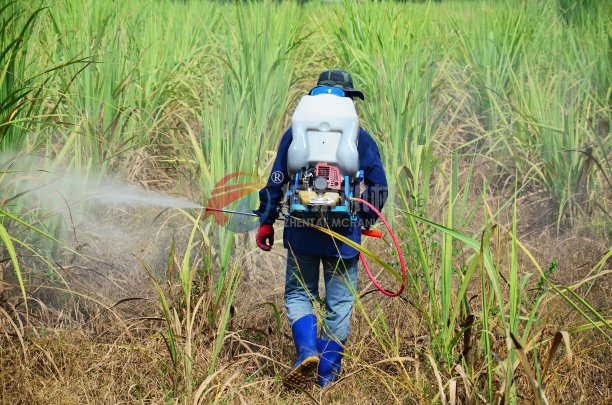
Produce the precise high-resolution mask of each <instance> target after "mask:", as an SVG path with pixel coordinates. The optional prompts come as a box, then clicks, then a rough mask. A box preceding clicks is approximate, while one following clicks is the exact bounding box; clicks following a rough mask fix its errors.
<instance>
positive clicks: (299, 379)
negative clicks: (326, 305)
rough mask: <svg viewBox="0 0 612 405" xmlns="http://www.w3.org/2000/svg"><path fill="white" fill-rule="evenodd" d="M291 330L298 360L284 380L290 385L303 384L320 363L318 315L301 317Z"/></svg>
mask: <svg viewBox="0 0 612 405" xmlns="http://www.w3.org/2000/svg"><path fill="white" fill-rule="evenodd" d="M291 331H292V332H293V341H294V342H295V350H296V351H297V360H296V362H295V364H294V365H293V368H292V369H291V371H289V373H287V375H286V376H285V378H283V382H285V383H286V384H288V385H298V386H302V385H304V383H305V382H306V380H307V379H308V377H310V376H312V375H313V374H314V372H315V370H316V369H317V366H318V365H319V356H318V354H317V317H316V316H315V315H312V314H311V315H306V316H303V317H301V318H300V319H298V320H297V321H295V322H294V323H293V326H292V327H291Z"/></svg>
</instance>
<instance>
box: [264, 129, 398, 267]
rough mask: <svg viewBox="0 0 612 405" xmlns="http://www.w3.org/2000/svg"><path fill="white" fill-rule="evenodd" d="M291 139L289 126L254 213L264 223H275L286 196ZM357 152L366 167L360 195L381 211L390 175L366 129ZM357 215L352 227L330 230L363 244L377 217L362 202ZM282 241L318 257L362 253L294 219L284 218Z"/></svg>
mask: <svg viewBox="0 0 612 405" xmlns="http://www.w3.org/2000/svg"><path fill="white" fill-rule="evenodd" d="M292 139H293V136H292V132H291V128H289V129H288V130H287V132H285V134H284V135H283V138H282V139H281V142H280V145H279V147H278V153H277V155H276V160H275V161H274V165H273V166H272V170H271V172H270V176H269V178H268V183H267V184H266V186H265V187H264V188H262V189H261V191H260V192H259V202H260V205H259V209H257V210H256V211H254V212H255V213H256V214H257V215H259V222H260V223H261V224H273V223H274V221H276V219H277V218H278V216H279V207H280V205H281V202H282V200H283V199H284V197H285V192H286V190H287V188H286V185H287V182H288V181H289V179H290V178H289V173H288V172H287V151H288V150H289V145H291V141H292ZM357 151H358V153H359V169H360V170H363V177H364V179H363V181H364V184H365V191H364V192H363V194H362V195H361V198H362V199H363V200H365V201H368V202H369V203H370V204H372V205H374V206H375V207H376V208H377V209H378V210H381V209H382V207H383V205H384V203H385V200H386V198H387V177H386V176H385V169H384V168H383V165H382V161H381V160H380V153H379V151H378V145H377V144H376V141H374V139H373V138H372V136H371V135H370V134H369V133H368V132H367V131H365V130H364V129H360V130H359V140H358V143H357ZM356 194H357V193H355V195H356ZM358 218H359V223H351V225H350V226H346V227H342V228H331V229H332V230H333V231H335V232H338V233H339V234H341V235H344V236H346V237H347V238H349V239H350V240H352V241H354V242H356V243H358V244H361V227H362V226H363V227H366V228H369V227H370V225H372V224H374V222H376V220H377V219H378V217H377V215H376V214H375V213H374V212H373V211H372V210H369V209H368V208H367V207H361V204H360V207H359V212H358ZM283 244H284V246H285V248H287V249H290V250H292V251H293V252H295V253H303V254H311V255H318V256H334V257H342V258H350V257H354V256H355V255H357V254H358V253H359V252H358V251H357V250H355V249H354V248H352V247H351V246H349V245H347V244H346V243H344V242H342V241H340V240H337V239H334V238H332V237H331V236H329V235H327V234H324V233H323V232H321V231H319V230H317V229H315V228H312V227H308V226H306V225H304V224H302V223H299V222H298V221H295V220H291V219H287V220H286V221H285V229H284V232H283Z"/></svg>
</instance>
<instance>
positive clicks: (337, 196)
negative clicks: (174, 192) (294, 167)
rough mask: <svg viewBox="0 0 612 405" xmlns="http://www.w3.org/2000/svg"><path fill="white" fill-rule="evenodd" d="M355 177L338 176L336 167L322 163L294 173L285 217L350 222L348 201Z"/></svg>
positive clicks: (350, 214) (351, 194) (350, 215)
mask: <svg viewBox="0 0 612 405" xmlns="http://www.w3.org/2000/svg"><path fill="white" fill-rule="evenodd" d="M359 174H361V172H359V173H358V175H359ZM359 177H360V176H358V177H357V178H356V179H351V178H349V177H348V176H342V175H341V173H340V169H339V168H338V167H336V166H334V165H330V164H328V163H324V162H319V163H316V164H315V165H314V166H312V165H311V166H309V167H308V168H304V169H303V170H300V171H299V172H296V173H295V174H294V177H293V179H292V180H293V182H292V183H293V184H292V186H291V187H290V188H289V191H288V192H287V200H288V201H287V202H288V204H287V206H288V207H289V212H288V214H290V215H291V216H294V217H298V218H302V219H311V220H320V219H323V218H324V219H325V220H330V219H339V220H352V219H353V220H354V218H353V217H354V216H353V214H352V212H351V204H350V203H349V198H350V197H352V196H353V192H352V190H353V188H354V187H355V185H356V184H357V183H356V181H359V180H360V179H359Z"/></svg>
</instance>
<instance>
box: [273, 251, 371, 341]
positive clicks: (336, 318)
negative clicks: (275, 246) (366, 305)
mask: <svg viewBox="0 0 612 405" xmlns="http://www.w3.org/2000/svg"><path fill="white" fill-rule="evenodd" d="M358 260H359V256H355V257H352V258H348V259H340V258H338V257H324V256H323V257H322V256H315V255H307V254H300V253H294V252H292V251H291V250H287V273H286V276H285V308H287V317H288V318H289V322H291V324H292V325H293V323H294V322H295V321H297V320H298V319H300V318H302V317H303V316H306V315H310V314H314V313H315V312H314V309H313V303H314V302H315V300H316V299H317V297H318V289H319V266H320V264H321V262H323V278H324V280H325V312H326V313H325V316H324V317H323V322H322V327H321V338H323V339H334V340H337V341H340V342H344V341H345V340H346V338H347V337H348V335H349V332H350V318H351V311H352V309H353V302H354V301H355V295H354V294H356V293H357V292H356V290H357V262H358Z"/></svg>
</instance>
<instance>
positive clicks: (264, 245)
mask: <svg viewBox="0 0 612 405" xmlns="http://www.w3.org/2000/svg"><path fill="white" fill-rule="evenodd" d="M321 93H328V94H335V95H337V96H339V97H349V98H351V99H353V98H354V97H357V98H360V99H362V100H363V99H364V96H363V93H362V92H361V91H359V90H356V89H354V88H353V80H352V77H351V75H350V74H349V73H348V72H346V71H341V70H328V71H324V72H323V73H321V75H320V76H319V80H318V82H317V86H316V87H315V88H313V89H312V90H311V91H310V93H309V94H310V95H317V94H321ZM355 131H357V129H355ZM292 140H293V133H292V128H289V129H288V130H287V131H286V132H285V134H284V135H283V137H282V139H281V141H280V145H279V148H278V152H277V155H276V159H275V161H274V164H273V166H272V170H271V174H270V177H269V179H268V183H267V185H266V186H265V187H264V188H263V189H262V190H261V191H260V193H259V198H260V207H259V209H258V210H257V211H255V213H257V214H258V215H259V216H260V219H259V221H260V228H259V230H258V232H257V236H256V242H257V246H259V248H261V249H263V250H264V251H269V250H271V249H272V245H273V243H274V228H273V226H272V225H273V224H274V222H275V221H276V219H277V218H278V217H279V209H280V206H281V200H282V199H283V197H284V195H285V190H286V188H285V187H286V185H287V183H288V181H289V180H290V172H289V170H288V167H287V155H288V151H289V148H290V145H292ZM323 143H325V142H323ZM357 153H358V159H359V160H358V161H359V170H360V173H362V174H363V181H364V184H365V192H364V193H363V194H362V195H361V198H362V199H364V200H366V201H368V202H370V203H371V204H373V205H374V206H375V207H376V208H377V209H379V210H380V209H382V206H383V205H384V202H385V199H386V190H387V179H386V176H385V170H384V168H383V165H382V162H381V158H380V154H379V151H378V146H377V144H376V142H375V141H374V139H373V138H372V136H371V135H370V134H369V133H368V132H366V131H365V130H364V129H361V128H359V129H358V137H357ZM361 171H362V172H361ZM353 188H354V192H355V194H354V195H359V184H357V185H356V186H354V187H353ZM351 193H352V192H351ZM357 209H358V211H357V216H358V220H357V221H356V222H355V221H350V223H346V222H345V223H343V224H342V225H341V226H337V227H335V228H333V230H334V231H335V232H338V233H340V234H342V235H344V236H346V237H348V238H349V239H350V240H352V241H354V242H355V243H358V244H359V243H361V227H362V226H363V227H365V228H369V226H370V225H372V224H373V223H374V222H375V221H376V214H374V213H373V212H372V211H370V210H367V208H365V209H364V208H362V207H357ZM283 245H284V247H285V248H286V249H287V267H286V280H285V307H286V309H287V316H288V318H289V321H290V323H291V329H292V333H293V339H294V342H295V347H296V351H297V360H296V362H295V364H294V365H293V367H292V369H291V370H290V371H289V373H288V374H287V375H286V376H285V378H284V381H285V382H286V383H289V384H303V383H304V382H305V380H306V379H307V378H308V377H309V376H310V375H312V374H314V372H315V370H316V371H317V375H318V381H319V385H320V386H321V387H325V386H326V385H328V384H329V383H331V382H333V381H334V380H336V379H337V378H338V375H339V373H340V367H341V361H342V357H343V351H344V343H345V342H346V340H347V338H348V336H349V329H350V315H351V311H352V307H353V302H354V299H355V298H354V294H355V293H356V289H357V264H358V253H359V252H358V251H357V250H355V249H354V248H352V247H351V246H349V245H348V244H345V243H343V242H341V241H340V240H338V239H334V238H332V237H331V236H329V235H327V234H325V233H323V232H321V231H319V230H317V229H315V228H313V227H309V226H304V224H303V223H302V222H299V221H294V220H292V219H287V220H286V221H285V228H284V232H283ZM321 263H322V264H323V279H324V282H325V311H324V315H323V316H322V320H321V327H320V333H319V337H318V338H317V316H316V315H315V308H314V307H313V304H314V303H315V302H316V298H317V297H318V284H319V271H320V265H321Z"/></svg>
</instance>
